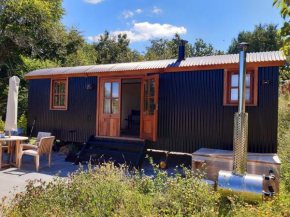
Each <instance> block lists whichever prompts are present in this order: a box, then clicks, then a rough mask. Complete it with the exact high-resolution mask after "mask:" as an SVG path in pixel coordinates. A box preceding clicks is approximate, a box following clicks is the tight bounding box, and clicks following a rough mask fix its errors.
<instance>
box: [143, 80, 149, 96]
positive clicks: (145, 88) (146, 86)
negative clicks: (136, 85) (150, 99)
mask: <svg viewBox="0 0 290 217" xmlns="http://www.w3.org/2000/svg"><path fill="white" fill-rule="evenodd" d="M143 91H144V96H148V80H145V81H144V87H143Z"/></svg>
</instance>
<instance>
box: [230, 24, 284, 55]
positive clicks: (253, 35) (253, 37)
mask: <svg viewBox="0 0 290 217" xmlns="http://www.w3.org/2000/svg"><path fill="white" fill-rule="evenodd" d="M277 27H278V25H274V24H264V25H262V24H259V25H256V26H255V29H254V31H253V32H251V31H241V32H240V33H239V34H238V36H237V37H236V38H234V39H233V40H232V43H231V45H230V46H229V49H228V53H232V54H234V53H239V48H238V44H239V43H241V42H248V43H249V44H250V46H249V47H248V49H247V51H248V52H263V51H277V50H279V49H280V48H281V46H282V38H281V36H279V35H278V34H277V33H278V29H277Z"/></svg>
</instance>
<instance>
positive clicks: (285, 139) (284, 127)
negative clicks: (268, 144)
mask: <svg viewBox="0 0 290 217" xmlns="http://www.w3.org/2000/svg"><path fill="white" fill-rule="evenodd" d="M289 101H290V100H289V95H288V94H286V95H281V96H280V97H279V119H278V120H279V125H278V155H279V157H280V159H281V163H282V164H281V178H282V185H284V187H285V190H286V191H288V192H290V108H289V107H288V102H289Z"/></svg>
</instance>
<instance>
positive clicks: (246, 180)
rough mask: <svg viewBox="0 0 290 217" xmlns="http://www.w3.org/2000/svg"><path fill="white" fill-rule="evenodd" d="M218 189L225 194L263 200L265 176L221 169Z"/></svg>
mask: <svg viewBox="0 0 290 217" xmlns="http://www.w3.org/2000/svg"><path fill="white" fill-rule="evenodd" d="M217 191H218V192H220V193H221V195H223V196H231V195H239V196H241V197H243V198H244V199H245V200H247V201H253V202H255V201H256V202H261V201H262V199H263V177H262V176H260V175H251V174H247V175H243V176H241V175H236V174H233V173H232V172H231V171H224V170H221V171H220V172H219V176H218V185H217Z"/></svg>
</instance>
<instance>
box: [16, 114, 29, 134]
mask: <svg viewBox="0 0 290 217" xmlns="http://www.w3.org/2000/svg"><path fill="white" fill-rule="evenodd" d="M17 127H19V128H21V129H22V130H24V134H25V135H27V118H26V115H25V114H22V115H21V116H20V118H19V119H18V123H17Z"/></svg>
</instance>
